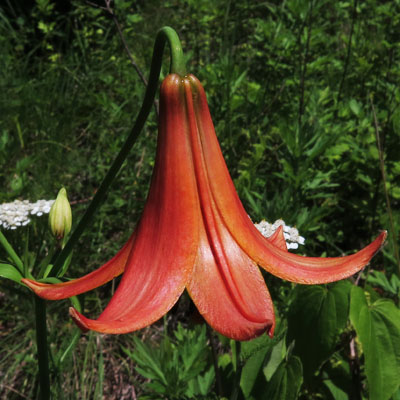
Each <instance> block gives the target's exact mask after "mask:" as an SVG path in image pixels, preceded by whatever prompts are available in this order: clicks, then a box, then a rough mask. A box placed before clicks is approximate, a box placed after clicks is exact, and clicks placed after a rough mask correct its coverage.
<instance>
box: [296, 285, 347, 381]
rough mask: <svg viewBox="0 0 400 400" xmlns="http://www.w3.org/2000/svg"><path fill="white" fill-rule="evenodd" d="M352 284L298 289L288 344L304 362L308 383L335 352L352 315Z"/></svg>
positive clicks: (301, 287) (298, 287)
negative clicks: (350, 295)
mask: <svg viewBox="0 0 400 400" xmlns="http://www.w3.org/2000/svg"><path fill="white" fill-rule="evenodd" d="M350 288H351V284H350V282H349V281H341V282H338V283H336V284H333V285H328V286H297V287H296V289H295V290H296V297H295V299H294V301H293V303H292V304H291V306H290V310H289V319H288V340H289V342H291V341H292V340H294V341H295V348H294V353H295V354H296V355H298V356H299V357H300V358H301V361H302V364H303V369H304V374H305V379H307V377H310V376H311V375H312V374H313V373H314V371H315V370H316V369H317V368H318V367H319V366H320V364H321V363H322V362H323V361H324V360H325V359H327V358H328V357H329V355H330V354H331V353H332V352H333V350H334V348H335V344H336V340H337V337H338V334H339V333H340V331H341V330H342V329H344V327H345V326H346V321H347V318H348V312H349V292H350Z"/></svg>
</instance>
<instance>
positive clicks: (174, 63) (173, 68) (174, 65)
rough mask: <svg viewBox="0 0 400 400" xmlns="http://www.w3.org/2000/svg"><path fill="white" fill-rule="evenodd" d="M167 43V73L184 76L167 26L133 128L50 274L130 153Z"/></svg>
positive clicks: (174, 36) (151, 98) (60, 263)
mask: <svg viewBox="0 0 400 400" xmlns="http://www.w3.org/2000/svg"><path fill="white" fill-rule="evenodd" d="M167 41H168V44H169V48H170V54H171V64H170V72H171V73H177V74H179V75H182V76H184V75H185V74H186V67H185V60H184V57H183V51H182V46H181V43H180V40H179V37H178V35H177V33H176V32H175V31H174V30H173V29H172V28H170V27H164V28H161V29H160V30H159V31H158V33H157V37H156V40H155V44H154V50H153V58H152V60H151V68H150V74H149V80H148V85H147V89H146V93H145V96H144V100H143V104H142V107H141V109H140V111H139V114H138V116H137V118H136V122H135V124H134V125H133V128H132V131H131V133H130V135H129V136H128V138H127V139H126V141H125V143H124V145H123V146H122V148H121V150H120V152H119V153H118V155H117V157H116V159H115V160H114V162H113V164H112V165H111V167H110V169H109V171H108V173H107V175H106V176H105V178H104V180H103V182H102V183H101V185H100V187H99V189H98V191H97V192H96V195H95V196H94V197H93V200H92V201H91V203H90V204H89V207H88V208H87V210H86V212H85V214H84V215H83V217H82V219H81V220H80V221H79V223H78V226H77V227H76V228H75V230H74V232H73V233H72V235H71V237H70V239H69V240H68V242H67V244H66V245H65V247H64V248H63V249H62V250H61V252H60V253H59V254H58V256H57V258H56V260H55V261H54V270H53V271H54V275H55V276H58V274H59V272H60V270H61V268H62V266H63V264H64V262H65V260H66V259H67V257H68V255H69V254H70V252H71V250H72V248H73V247H74V245H75V244H76V243H77V242H78V240H79V238H80V236H81V235H82V233H83V231H84V230H85V228H86V227H87V226H88V223H89V220H90V219H91V218H92V216H93V214H94V213H95V212H96V210H97V208H98V207H99V205H100V204H101V203H102V202H103V200H104V198H105V195H106V193H107V191H108V188H109V187H110V185H111V183H112V182H113V180H114V178H115V176H116V175H117V173H118V171H119V170H120V168H121V166H122V164H123V162H124V161H125V159H126V157H127V156H128V154H129V152H130V150H131V149H132V147H133V145H134V144H135V142H136V140H137V138H138V136H139V134H140V132H141V130H142V128H143V126H144V124H145V122H146V120H147V117H148V115H149V113H150V110H151V107H152V105H153V101H154V98H155V94H156V91H157V88H158V80H159V76H160V71H161V62H162V56H163V52H164V47H165V43H166V42H167Z"/></svg>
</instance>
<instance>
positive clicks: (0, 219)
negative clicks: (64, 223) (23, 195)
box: [0, 200, 54, 229]
mask: <svg viewBox="0 0 400 400" xmlns="http://www.w3.org/2000/svg"><path fill="white" fill-rule="evenodd" d="M53 203H54V200H38V201H37V202H36V203H29V201H28V200H22V201H21V200H15V201H13V202H12V203H3V204H0V227H4V228H5V229H17V227H19V226H25V225H28V224H29V222H31V219H30V216H31V215H36V216H38V217H40V216H41V215H43V214H48V213H49V212H50V208H51V206H52V204H53Z"/></svg>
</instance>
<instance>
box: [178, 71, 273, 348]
mask: <svg viewBox="0 0 400 400" xmlns="http://www.w3.org/2000/svg"><path fill="white" fill-rule="evenodd" d="M184 85H185V93H186V105H187V115H188V119H189V125H190V136H191V144H192V153H193V162H194V169H195V174H196V181H197V187H198V193H199V198H200V207H201V214H202V221H203V224H202V225H201V226H200V245H199V250H198V256H197V260H196V264H195V267H194V271H193V274H192V279H191V281H190V282H189V284H188V286H187V289H188V292H189V294H190V296H191V298H192V300H193V301H194V303H195V304H196V307H197V308H198V310H199V312H200V313H201V314H202V316H203V317H204V319H205V320H206V321H207V322H208V323H209V324H210V325H211V326H212V327H213V328H214V329H215V330H217V331H218V332H220V333H222V334H223V335H226V336H228V337H230V338H234V339H236V340H249V339H251V338H253V337H256V336H259V335H260V334H262V333H263V332H264V331H266V330H268V331H269V333H270V334H271V335H272V333H273V330H274V324H275V318H274V309H273V304H272V300H271V297H270V295H269V293H268V289H267V287H266V285H265V282H264V280H263V278H262V275H261V273H260V271H259V268H258V267H257V265H256V264H255V263H254V262H253V261H252V260H251V259H250V258H249V257H248V256H247V255H246V254H245V253H244V252H243V251H242V250H241V248H240V247H239V246H238V245H237V244H236V242H235V241H234V240H233V238H232V236H231V234H230V233H229V231H228V230H227V229H226V227H225V226H224V224H223V220H222V219H221V216H220V215H219V213H218V210H217V209H216V207H215V203H214V200H213V198H212V195H211V193H210V183H209V181H208V176H207V170H206V168H205V165H204V158H203V156H202V151H201V143H200V137H199V132H198V127H197V122H198V121H197V120H196V115H195V111H194V107H193V97H194V96H196V92H195V93H192V87H191V85H190V81H189V80H188V79H187V78H185V79H184Z"/></svg>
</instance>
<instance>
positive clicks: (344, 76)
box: [337, 0, 358, 103]
mask: <svg viewBox="0 0 400 400" xmlns="http://www.w3.org/2000/svg"><path fill="white" fill-rule="evenodd" d="M357 4H358V0H354V5H353V16H352V18H351V26H350V34H349V44H348V46H347V55H346V60H345V62H344V68H343V74H342V79H341V81H340V85H339V91H338V96H337V103H339V101H340V96H341V94H342V89H343V84H344V80H345V78H346V75H347V68H348V67H349V63H350V55H351V40H352V38H353V32H354V25H355V22H356V18H357Z"/></svg>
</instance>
